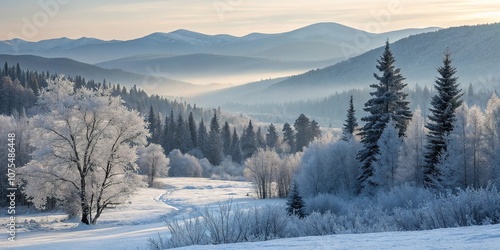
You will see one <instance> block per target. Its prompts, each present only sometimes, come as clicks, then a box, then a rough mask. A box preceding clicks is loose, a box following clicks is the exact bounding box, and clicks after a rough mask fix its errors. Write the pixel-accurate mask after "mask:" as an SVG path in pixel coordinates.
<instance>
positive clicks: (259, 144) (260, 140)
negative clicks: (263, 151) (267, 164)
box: [255, 127, 266, 148]
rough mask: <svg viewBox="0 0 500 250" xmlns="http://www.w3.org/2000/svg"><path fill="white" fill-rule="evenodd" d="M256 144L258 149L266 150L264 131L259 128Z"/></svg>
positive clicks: (256, 134)
mask: <svg viewBox="0 0 500 250" xmlns="http://www.w3.org/2000/svg"><path fill="white" fill-rule="evenodd" d="M255 144H256V146H257V148H265V147H266V140H265V139H264V135H263V134H262V129H261V128H260V127H259V128H257V133H255Z"/></svg>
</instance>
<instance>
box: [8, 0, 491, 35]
mask: <svg viewBox="0 0 500 250" xmlns="http://www.w3.org/2000/svg"><path fill="white" fill-rule="evenodd" d="M0 3H1V7H0V40H7V39H12V38H21V39H24V40H29V41H38V40H43V39H49V38H59V37H69V38H80V37H94V38H99V39H104V40H111V39H119V40H128V39H133V38H138V37H142V36H145V35H148V34H151V33H153V32H170V31H174V30H177V29H188V30H192V31H196V32H201V33H205V34H211V35H213V34H230V35H236V36H242V35H246V34H248V33H252V32H261V33H278V32H284V31H290V30H293V29H297V28H300V27H303V26H306V25H310V24H313V23H318V22H336V23H340V24H343V25H347V26H350V27H353V28H357V29H361V30H365V31H369V32H374V33H380V32H386V31H392V30H398V29H404V28H424V27H431V26H433V27H443V28H446V27H451V26H461V25H473V24H484V23H494V22H500V0H451V1H448V0H422V1H421V0H372V1H370V0H309V1H304V0H142V1H140V0H106V1H104V0H86V1H78V0H0ZM43 3H46V4H43Z"/></svg>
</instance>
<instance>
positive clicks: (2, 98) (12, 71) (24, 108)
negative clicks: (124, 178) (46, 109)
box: [0, 62, 248, 126]
mask: <svg viewBox="0 0 500 250" xmlns="http://www.w3.org/2000/svg"><path fill="white" fill-rule="evenodd" d="M57 77H58V74H57V73H50V72H49V71H42V72H38V71H31V70H25V69H22V68H21V65H19V63H17V64H16V65H12V66H11V65H9V64H8V63H7V62H6V63H5V64H4V66H3V67H2V68H1V69H0V114H3V115H7V116H10V115H16V114H26V115H28V116H31V115H34V114H36V113H37V112H38V111H37V110H36V109H33V110H30V109H31V108H32V107H34V106H35V104H36V100H37V96H38V94H39V92H40V90H41V89H42V88H44V87H47V80H49V79H51V80H55V79H56V78H57ZM65 78H66V79H68V80H69V81H71V82H74V83H75V84H74V87H75V89H79V88H82V87H85V88H89V89H97V88H101V87H102V88H110V89H111V92H112V95H113V96H121V98H122V99H123V101H124V102H125V103H124V105H125V106H126V107H128V108H130V109H135V110H137V111H139V112H140V113H141V114H142V115H144V116H147V115H148V111H149V108H150V107H153V108H154V110H155V111H156V112H157V113H159V114H160V115H161V117H166V116H167V115H168V114H169V112H170V111H171V110H173V111H174V113H175V114H177V113H179V112H180V113H182V114H183V115H184V116H187V115H188V114H189V113H193V116H194V118H195V120H197V121H199V120H201V119H204V120H209V119H210V118H211V117H212V110H211V109H204V108H200V107H197V106H196V104H189V103H186V102H182V101H178V100H169V99H166V98H164V97H162V96H159V95H148V94H147V93H146V92H145V91H144V90H142V89H140V88H138V87H137V86H135V85H134V86H132V87H129V88H127V87H126V86H121V85H120V84H112V83H108V82H106V79H103V81H102V82H98V81H95V80H93V79H85V77H82V76H79V75H77V76H66V77H65ZM218 112H219V115H220V116H221V117H223V118H224V119H225V120H227V121H228V122H229V123H231V124H237V125H238V126H242V124H246V123H247V122H248V118H246V117H244V116H234V115H230V114H226V113H223V112H221V111H220V108H219V109H218Z"/></svg>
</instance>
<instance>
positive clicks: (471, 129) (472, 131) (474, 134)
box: [466, 105, 489, 188]
mask: <svg viewBox="0 0 500 250" xmlns="http://www.w3.org/2000/svg"><path fill="white" fill-rule="evenodd" d="M484 120H485V119H484V114H483V112H482V111H481V109H480V108H479V107H478V106H477V105H474V106H472V107H471V108H470V109H469V112H468V114H467V127H466V129H467V138H466V140H467V143H468V144H469V148H470V150H469V151H470V158H469V161H471V167H472V186H473V187H474V188H479V187H480V186H484V185H486V183H487V178H488V177H489V176H488V174H489V171H488V170H487V166H486V164H485V161H486V159H485V155H484V148H485V145H484V140H483V128H484Z"/></svg>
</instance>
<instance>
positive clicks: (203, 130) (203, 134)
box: [197, 118, 208, 157]
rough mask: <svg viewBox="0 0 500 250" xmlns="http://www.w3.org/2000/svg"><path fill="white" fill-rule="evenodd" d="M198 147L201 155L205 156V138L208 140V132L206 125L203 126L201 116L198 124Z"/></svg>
mask: <svg viewBox="0 0 500 250" xmlns="http://www.w3.org/2000/svg"><path fill="white" fill-rule="evenodd" d="M197 139H198V149H200V150H201V152H202V153H203V155H204V156H205V157H206V156H207V146H208V145H207V144H208V143H207V140H208V132H207V127H205V123H204V122H203V118H201V121H200V124H199V126H198V136H197Z"/></svg>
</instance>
